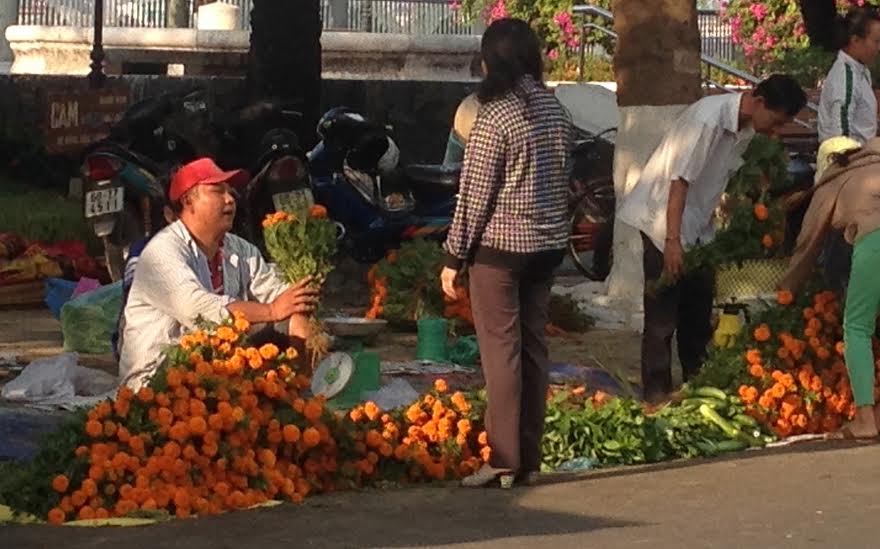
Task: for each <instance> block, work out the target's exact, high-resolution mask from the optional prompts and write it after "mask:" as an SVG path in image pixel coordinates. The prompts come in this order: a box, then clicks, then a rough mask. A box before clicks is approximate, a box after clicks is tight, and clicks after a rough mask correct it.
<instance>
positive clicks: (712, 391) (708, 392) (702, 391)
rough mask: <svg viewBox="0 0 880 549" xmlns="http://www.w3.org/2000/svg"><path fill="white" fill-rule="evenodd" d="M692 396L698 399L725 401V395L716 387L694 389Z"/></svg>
mask: <svg viewBox="0 0 880 549" xmlns="http://www.w3.org/2000/svg"><path fill="white" fill-rule="evenodd" d="M694 394H695V395H696V396H700V397H706V398H717V399H718V400H721V401H726V400H727V393H725V392H724V391H722V390H721V389H718V388H716V387H698V388H696V389H694Z"/></svg>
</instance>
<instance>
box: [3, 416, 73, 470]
mask: <svg viewBox="0 0 880 549" xmlns="http://www.w3.org/2000/svg"><path fill="white" fill-rule="evenodd" d="M69 415H70V414H69V413H66V412H47V411H44V410H32V409H28V408H5V407H0V459H15V460H30V459H32V458H33V457H34V455H36V453H37V449H38V445H39V443H40V439H41V438H42V436H43V435H45V434H48V433H51V432H52V431H54V430H56V429H57V428H58V427H60V426H61V423H62V422H63V421H64V419H65V418H66V417H67V416H69Z"/></svg>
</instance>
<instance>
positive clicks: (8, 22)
mask: <svg viewBox="0 0 880 549" xmlns="http://www.w3.org/2000/svg"><path fill="white" fill-rule="evenodd" d="M16 23H18V0H0V73H3V72H8V70H9V67H10V65H11V64H12V60H13V56H12V50H11V49H9V43H8V42H6V35H5V33H6V27H9V26H12V25H15V24H16Z"/></svg>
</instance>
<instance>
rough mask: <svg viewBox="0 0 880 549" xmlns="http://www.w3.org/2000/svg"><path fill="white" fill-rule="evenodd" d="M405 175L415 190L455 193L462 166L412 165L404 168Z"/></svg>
mask: <svg viewBox="0 0 880 549" xmlns="http://www.w3.org/2000/svg"><path fill="white" fill-rule="evenodd" d="M404 173H405V174H406V177H407V179H408V180H409V182H410V184H411V185H412V186H413V187H414V188H419V187H420V188H431V189H434V190H438V191H455V190H456V189H457V188H458V178H459V177H460V176H461V164H452V165H446V164H410V165H408V166H406V168H404Z"/></svg>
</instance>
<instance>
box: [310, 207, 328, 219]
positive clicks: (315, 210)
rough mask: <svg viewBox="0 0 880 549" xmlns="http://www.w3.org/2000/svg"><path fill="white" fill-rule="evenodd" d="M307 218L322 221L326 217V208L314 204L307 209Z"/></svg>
mask: <svg viewBox="0 0 880 549" xmlns="http://www.w3.org/2000/svg"><path fill="white" fill-rule="evenodd" d="M309 217H311V218H313V219H324V218H326V217H327V208H325V207H324V206H321V205H320V204H315V205H314V206H312V207H311V208H309Z"/></svg>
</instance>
